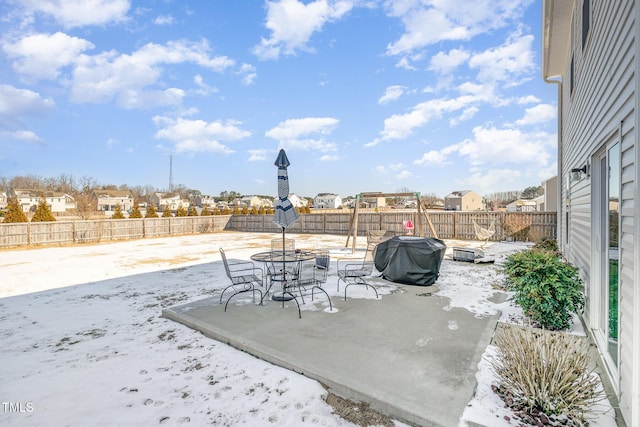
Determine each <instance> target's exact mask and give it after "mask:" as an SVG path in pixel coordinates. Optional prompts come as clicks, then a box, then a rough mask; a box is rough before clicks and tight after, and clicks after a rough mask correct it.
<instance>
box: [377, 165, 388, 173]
mask: <svg viewBox="0 0 640 427" xmlns="http://www.w3.org/2000/svg"><path fill="white" fill-rule="evenodd" d="M373 170H374V171H375V172H376V173H378V174H380V175H386V174H387V173H388V172H387V169H386V168H385V167H384V166H382V165H378V166H376V167H375V168H373Z"/></svg>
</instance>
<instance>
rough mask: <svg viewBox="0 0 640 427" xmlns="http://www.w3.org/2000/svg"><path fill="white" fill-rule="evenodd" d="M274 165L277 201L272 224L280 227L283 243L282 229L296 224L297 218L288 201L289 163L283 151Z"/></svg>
mask: <svg viewBox="0 0 640 427" xmlns="http://www.w3.org/2000/svg"><path fill="white" fill-rule="evenodd" d="M274 164H275V165H276V166H277V167H278V200H277V202H276V211H275V213H274V215H273V222H275V223H276V224H278V225H279V226H280V227H282V239H283V242H284V229H285V228H287V227H288V226H289V225H291V224H293V223H294V222H296V221H297V220H298V218H299V216H298V213H297V212H296V210H295V209H294V207H293V205H292V204H291V201H290V200H289V177H288V176H287V166H289V165H290V163H289V159H288V158H287V154H286V153H285V152H284V150H282V149H281V150H280V153H278V158H276V162H275V163H274ZM283 248H284V245H283Z"/></svg>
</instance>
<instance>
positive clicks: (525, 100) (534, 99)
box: [517, 95, 540, 105]
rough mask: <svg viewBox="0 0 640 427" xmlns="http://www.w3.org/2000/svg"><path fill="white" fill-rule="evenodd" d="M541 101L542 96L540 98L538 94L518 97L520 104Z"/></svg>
mask: <svg viewBox="0 0 640 427" xmlns="http://www.w3.org/2000/svg"><path fill="white" fill-rule="evenodd" d="M539 102H540V98H538V97H537V96H533V95H526V96H522V97H520V98H518V99H517V103H518V104H520V105H524V104H537V103H539Z"/></svg>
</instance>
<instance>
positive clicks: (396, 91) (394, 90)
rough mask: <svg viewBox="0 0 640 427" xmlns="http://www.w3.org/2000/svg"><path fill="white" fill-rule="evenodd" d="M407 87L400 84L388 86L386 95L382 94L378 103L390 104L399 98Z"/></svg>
mask: <svg viewBox="0 0 640 427" xmlns="http://www.w3.org/2000/svg"><path fill="white" fill-rule="evenodd" d="M406 89H407V88H406V86H400V85H394V86H389V87H387V89H386V90H385V91H384V95H382V96H381V97H380V98H379V99H378V104H388V103H389V102H391V101H395V100H397V99H398V98H400V97H401V96H402V95H403V94H404V92H405V90H406Z"/></svg>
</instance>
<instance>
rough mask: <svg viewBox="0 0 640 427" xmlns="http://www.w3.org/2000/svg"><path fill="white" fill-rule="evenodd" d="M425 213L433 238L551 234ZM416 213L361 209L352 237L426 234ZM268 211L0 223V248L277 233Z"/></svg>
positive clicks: (317, 218) (511, 222)
mask: <svg viewBox="0 0 640 427" xmlns="http://www.w3.org/2000/svg"><path fill="white" fill-rule="evenodd" d="M429 216H430V218H431V222H432V223H433V225H434V227H435V229H436V232H437V233H438V237H440V238H442V239H459V240H477V237H476V234H475V229H474V226H473V221H474V220H475V221H476V223H477V224H478V225H480V226H481V227H483V228H489V226H490V224H491V223H492V222H495V229H496V232H495V234H494V235H493V236H492V237H491V238H490V239H489V240H491V241H500V240H505V239H507V238H513V239H514V240H521V241H539V240H541V239H543V238H555V237H556V221H557V214H556V212H457V211H444V212H443V211H430V212H429ZM416 217H417V212H416V211H412V210H406V211H405V210H398V211H391V212H389V211H384V212H364V213H360V214H359V218H358V235H366V234H367V232H368V231H375V230H384V231H392V232H394V233H395V234H404V233H405V230H404V227H403V221H407V220H410V221H411V222H413V223H414V224H416V230H415V233H414V234H416V235H417V234H419V235H422V236H425V237H432V233H431V230H430V228H429V226H428V224H426V221H424V218H422V221H421V224H422V229H421V230H418V229H417V224H419V223H420V222H418V221H417V218H416ZM272 219H273V217H272V216H271V215H212V216H206V217H196V216H192V217H171V218H144V219H119V220H113V219H104V220H83V221H55V222H33V223H9V224H0V248H10V247H17V246H29V245H52V244H53V245H56V244H57V245H61V244H70V243H97V242H101V241H111V240H125V239H140V238H147V237H168V236H176V235H185V234H200V233H212V232H219V231H224V230H233V231H244V232H251V233H278V232H280V230H281V229H280V227H279V226H277V225H276V224H275V223H274V222H273V221H272ZM350 221H351V213H334V212H331V213H324V212H321V213H311V214H301V215H300V220H299V221H297V222H295V223H293V224H292V225H290V226H289V227H288V228H287V232H290V233H309V234H338V235H345V236H346V235H347V234H349V233H350V230H349V226H350Z"/></svg>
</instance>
